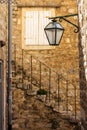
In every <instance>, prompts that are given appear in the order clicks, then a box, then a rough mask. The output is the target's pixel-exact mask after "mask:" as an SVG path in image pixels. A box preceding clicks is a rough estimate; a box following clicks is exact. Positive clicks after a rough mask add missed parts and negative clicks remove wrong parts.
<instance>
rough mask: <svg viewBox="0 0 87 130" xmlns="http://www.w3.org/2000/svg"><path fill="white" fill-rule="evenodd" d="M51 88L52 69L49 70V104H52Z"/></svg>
mask: <svg viewBox="0 0 87 130" xmlns="http://www.w3.org/2000/svg"><path fill="white" fill-rule="evenodd" d="M50 88H51V69H50V68H49V102H50Z"/></svg>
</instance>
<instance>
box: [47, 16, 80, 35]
mask: <svg viewBox="0 0 87 130" xmlns="http://www.w3.org/2000/svg"><path fill="white" fill-rule="evenodd" d="M73 16H78V14H71V15H65V16H57V17H50V18H49V19H52V20H57V19H58V20H59V22H62V20H64V21H66V22H68V23H69V24H71V25H73V26H74V27H75V29H74V33H78V32H79V27H78V26H77V25H76V24H74V23H73V22H71V21H70V20H68V19H66V18H67V17H73Z"/></svg>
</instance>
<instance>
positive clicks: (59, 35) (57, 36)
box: [56, 29, 63, 45]
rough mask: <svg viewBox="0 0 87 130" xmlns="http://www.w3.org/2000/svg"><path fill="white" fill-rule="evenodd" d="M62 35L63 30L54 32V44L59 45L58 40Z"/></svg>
mask: <svg viewBox="0 0 87 130" xmlns="http://www.w3.org/2000/svg"><path fill="white" fill-rule="evenodd" d="M62 35H63V30H59V29H57V30H56V44H57V45H58V44H59V43H60V40H61V38H62Z"/></svg>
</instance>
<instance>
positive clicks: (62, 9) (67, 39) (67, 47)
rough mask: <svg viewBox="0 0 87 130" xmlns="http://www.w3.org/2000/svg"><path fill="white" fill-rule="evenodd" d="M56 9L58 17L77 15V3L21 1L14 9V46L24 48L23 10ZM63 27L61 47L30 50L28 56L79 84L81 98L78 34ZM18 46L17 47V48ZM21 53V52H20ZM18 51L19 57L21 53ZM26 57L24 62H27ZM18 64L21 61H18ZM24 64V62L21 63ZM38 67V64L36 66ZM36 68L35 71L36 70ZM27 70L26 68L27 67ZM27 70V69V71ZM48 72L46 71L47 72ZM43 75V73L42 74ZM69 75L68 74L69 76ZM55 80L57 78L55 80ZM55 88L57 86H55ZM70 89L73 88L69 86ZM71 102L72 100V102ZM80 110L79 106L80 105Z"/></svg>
mask: <svg viewBox="0 0 87 130" xmlns="http://www.w3.org/2000/svg"><path fill="white" fill-rule="evenodd" d="M34 6H36V7H45V6H46V7H54V8H55V10H56V16H61V15H68V14H76V13H77V2H76V1H73V0H70V1H68V0H60V1H57V0H55V2H54V1H53V0H49V1H48V0H45V1H44V0H43V1H40V0H33V1H32V0H30V1H29V0H25V1H23V0H19V2H18V6H17V7H16V6H15V7H14V8H13V37H12V38H13V44H16V45H17V46H19V47H20V48H22V8H26V7H27V8H31V7H34ZM68 19H69V20H70V21H72V22H73V23H75V24H78V17H77V16H75V17H70V18H68ZM61 24H62V26H63V27H64V28H65V32H64V35H63V38H62V41H61V43H60V45H59V46H56V47H53V48H51V49H48V48H47V49H43V48H41V49H35V50H34V49H33V48H32V49H28V50H27V55H28V54H31V55H33V56H35V57H37V59H38V60H40V61H41V62H43V63H44V64H46V65H47V66H49V67H51V68H52V69H54V70H55V71H56V72H58V73H62V74H63V75H65V76H67V77H68V78H69V79H70V80H71V81H72V80H75V81H76V82H78V84H76V87H77V96H78V97H79V71H78V70H79V47H78V33H74V29H75V28H74V27H73V26H72V25H70V24H69V23H67V22H65V21H62V23H61ZM17 46H16V47H17ZM18 51H20V50H18ZM18 51H17V55H16V56H18V54H19V53H21V52H18ZM25 57H27V56H24V60H25ZM16 62H18V63H19V62H21V60H18V61H17V59H16ZM21 63H22V62H21ZM35 67H36V64H35ZM35 67H34V69H35ZM25 68H26V67H25ZM26 70H27V69H26ZM45 71H46V70H45ZM42 73H43V72H42ZM67 73H68V74H67ZM54 79H55V78H54ZM54 86H55V85H54ZM69 87H72V85H71V86H69ZM70 102H71V100H70ZM78 110H79V104H78Z"/></svg>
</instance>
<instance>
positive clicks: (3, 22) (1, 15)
mask: <svg viewBox="0 0 87 130" xmlns="http://www.w3.org/2000/svg"><path fill="white" fill-rule="evenodd" d="M6 42H7V7H6V4H1V3H0V60H2V61H3V62H2V66H3V72H2V73H3V74H2V75H3V80H2V81H3V82H2V100H3V106H2V107H3V113H2V116H3V128H2V129H3V130H6V87H7V85H6V72H7V70H6V64H7V62H6V61H7V54H6ZM1 43H2V44H3V45H4V44H5V46H3V47H1V46H2V45H1ZM0 87H1V86H0ZM0 107H1V106H0Z"/></svg>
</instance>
